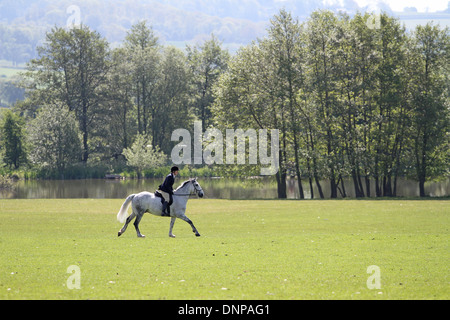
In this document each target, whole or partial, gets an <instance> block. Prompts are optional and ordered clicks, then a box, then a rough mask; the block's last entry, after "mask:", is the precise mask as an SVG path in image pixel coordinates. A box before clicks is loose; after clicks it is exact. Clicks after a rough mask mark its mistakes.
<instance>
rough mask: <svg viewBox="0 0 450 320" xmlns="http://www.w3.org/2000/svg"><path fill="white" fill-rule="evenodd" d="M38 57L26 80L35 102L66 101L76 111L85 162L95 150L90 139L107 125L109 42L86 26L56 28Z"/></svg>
mask: <svg viewBox="0 0 450 320" xmlns="http://www.w3.org/2000/svg"><path fill="white" fill-rule="evenodd" d="M46 41H47V42H46V44H44V45H43V46H41V47H39V48H38V54H39V58H37V59H33V60H31V61H30V63H28V67H27V69H28V72H26V73H25V74H24V76H25V78H26V79H30V80H31V81H32V82H31V84H29V87H28V89H32V91H31V97H30V98H31V100H32V102H33V104H34V105H40V106H42V105H47V104H59V103H61V102H62V103H64V104H66V105H67V106H68V107H69V110H70V111H74V112H75V115H76V117H77V120H78V123H79V127H80V130H81V132H82V134H83V154H82V157H81V159H82V161H83V162H84V163H86V162H87V160H88V158H89V154H90V152H91V151H92V150H91V147H90V145H89V138H90V136H91V135H95V132H96V131H99V128H100V127H103V126H104V121H103V119H102V118H103V116H102V114H104V111H105V110H104V109H103V107H104V102H105V101H104V99H105V92H104V90H105V87H106V86H105V85H106V81H107V77H106V75H107V72H108V70H109V67H110V52H109V48H108V42H107V41H106V40H105V39H103V38H102V37H101V36H100V34H99V33H98V32H95V31H91V30H90V29H89V28H88V27H86V26H83V25H82V26H80V27H79V28H72V29H69V30H66V29H64V28H53V29H52V30H51V32H49V33H47V35H46Z"/></svg>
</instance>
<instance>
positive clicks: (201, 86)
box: [186, 35, 229, 130]
mask: <svg viewBox="0 0 450 320" xmlns="http://www.w3.org/2000/svg"><path fill="white" fill-rule="evenodd" d="M186 51H187V59H188V63H189V67H190V69H191V72H192V74H193V84H194V101H193V104H194V110H195V114H196V115H197V117H198V118H199V119H200V120H201V121H202V128H203V130H206V129H207V128H208V127H209V126H210V125H211V124H212V113H211V106H212V104H213V103H214V96H213V90H212V88H213V86H214V84H215V83H216V81H217V79H218V78H219V76H220V74H221V73H223V72H224V71H225V70H226V68H227V64H228V60H229V54H228V51H226V50H223V49H222V48H221V43H220V42H219V41H218V40H217V38H216V37H215V36H214V35H212V36H211V39H210V40H207V41H205V42H204V43H203V45H201V46H200V45H197V46H194V47H190V46H187V48H186Z"/></svg>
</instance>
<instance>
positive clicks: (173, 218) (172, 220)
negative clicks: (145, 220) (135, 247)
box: [169, 217, 177, 238]
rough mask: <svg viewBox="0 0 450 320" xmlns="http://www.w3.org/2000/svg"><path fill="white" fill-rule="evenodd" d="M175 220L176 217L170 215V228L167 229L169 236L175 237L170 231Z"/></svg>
mask: <svg viewBox="0 0 450 320" xmlns="http://www.w3.org/2000/svg"><path fill="white" fill-rule="evenodd" d="M175 220H177V217H172V218H171V219H170V229H169V237H171V238H175V235H174V234H173V233H172V229H173V225H174V224H175Z"/></svg>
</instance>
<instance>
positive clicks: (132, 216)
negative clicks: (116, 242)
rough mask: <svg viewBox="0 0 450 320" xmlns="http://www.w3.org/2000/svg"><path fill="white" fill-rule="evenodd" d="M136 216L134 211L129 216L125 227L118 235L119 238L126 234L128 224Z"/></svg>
mask: <svg viewBox="0 0 450 320" xmlns="http://www.w3.org/2000/svg"><path fill="white" fill-rule="evenodd" d="M135 216H136V214H135V213H134V211H133V212H132V213H131V214H130V215H129V216H128V218H127V221H125V224H124V226H123V227H122V229H120V230H119V233H118V235H117V236H118V237H120V236H121V235H122V234H123V233H124V232H125V230H127V227H128V224H129V223H130V222H131V221H132V220H133V219H134V217H135Z"/></svg>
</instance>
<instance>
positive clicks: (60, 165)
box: [29, 104, 82, 176]
mask: <svg viewBox="0 0 450 320" xmlns="http://www.w3.org/2000/svg"><path fill="white" fill-rule="evenodd" d="M80 138H81V132H80V130H79V129H78V123H77V120H76V116H75V112H74V111H70V110H69V108H68V107H67V106H64V105H62V104H54V105H47V106H44V107H42V108H41V110H40V111H39V113H38V115H37V117H36V119H34V120H33V121H31V123H30V128H29V143H30V146H31V150H30V161H31V163H32V164H35V165H37V166H39V167H41V168H45V169H49V170H57V171H58V173H59V174H60V175H61V176H63V175H64V170H65V169H66V168H67V167H68V166H70V165H72V164H75V163H77V162H79V160H80V157H81V154H82V144H81V139H80Z"/></svg>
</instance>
